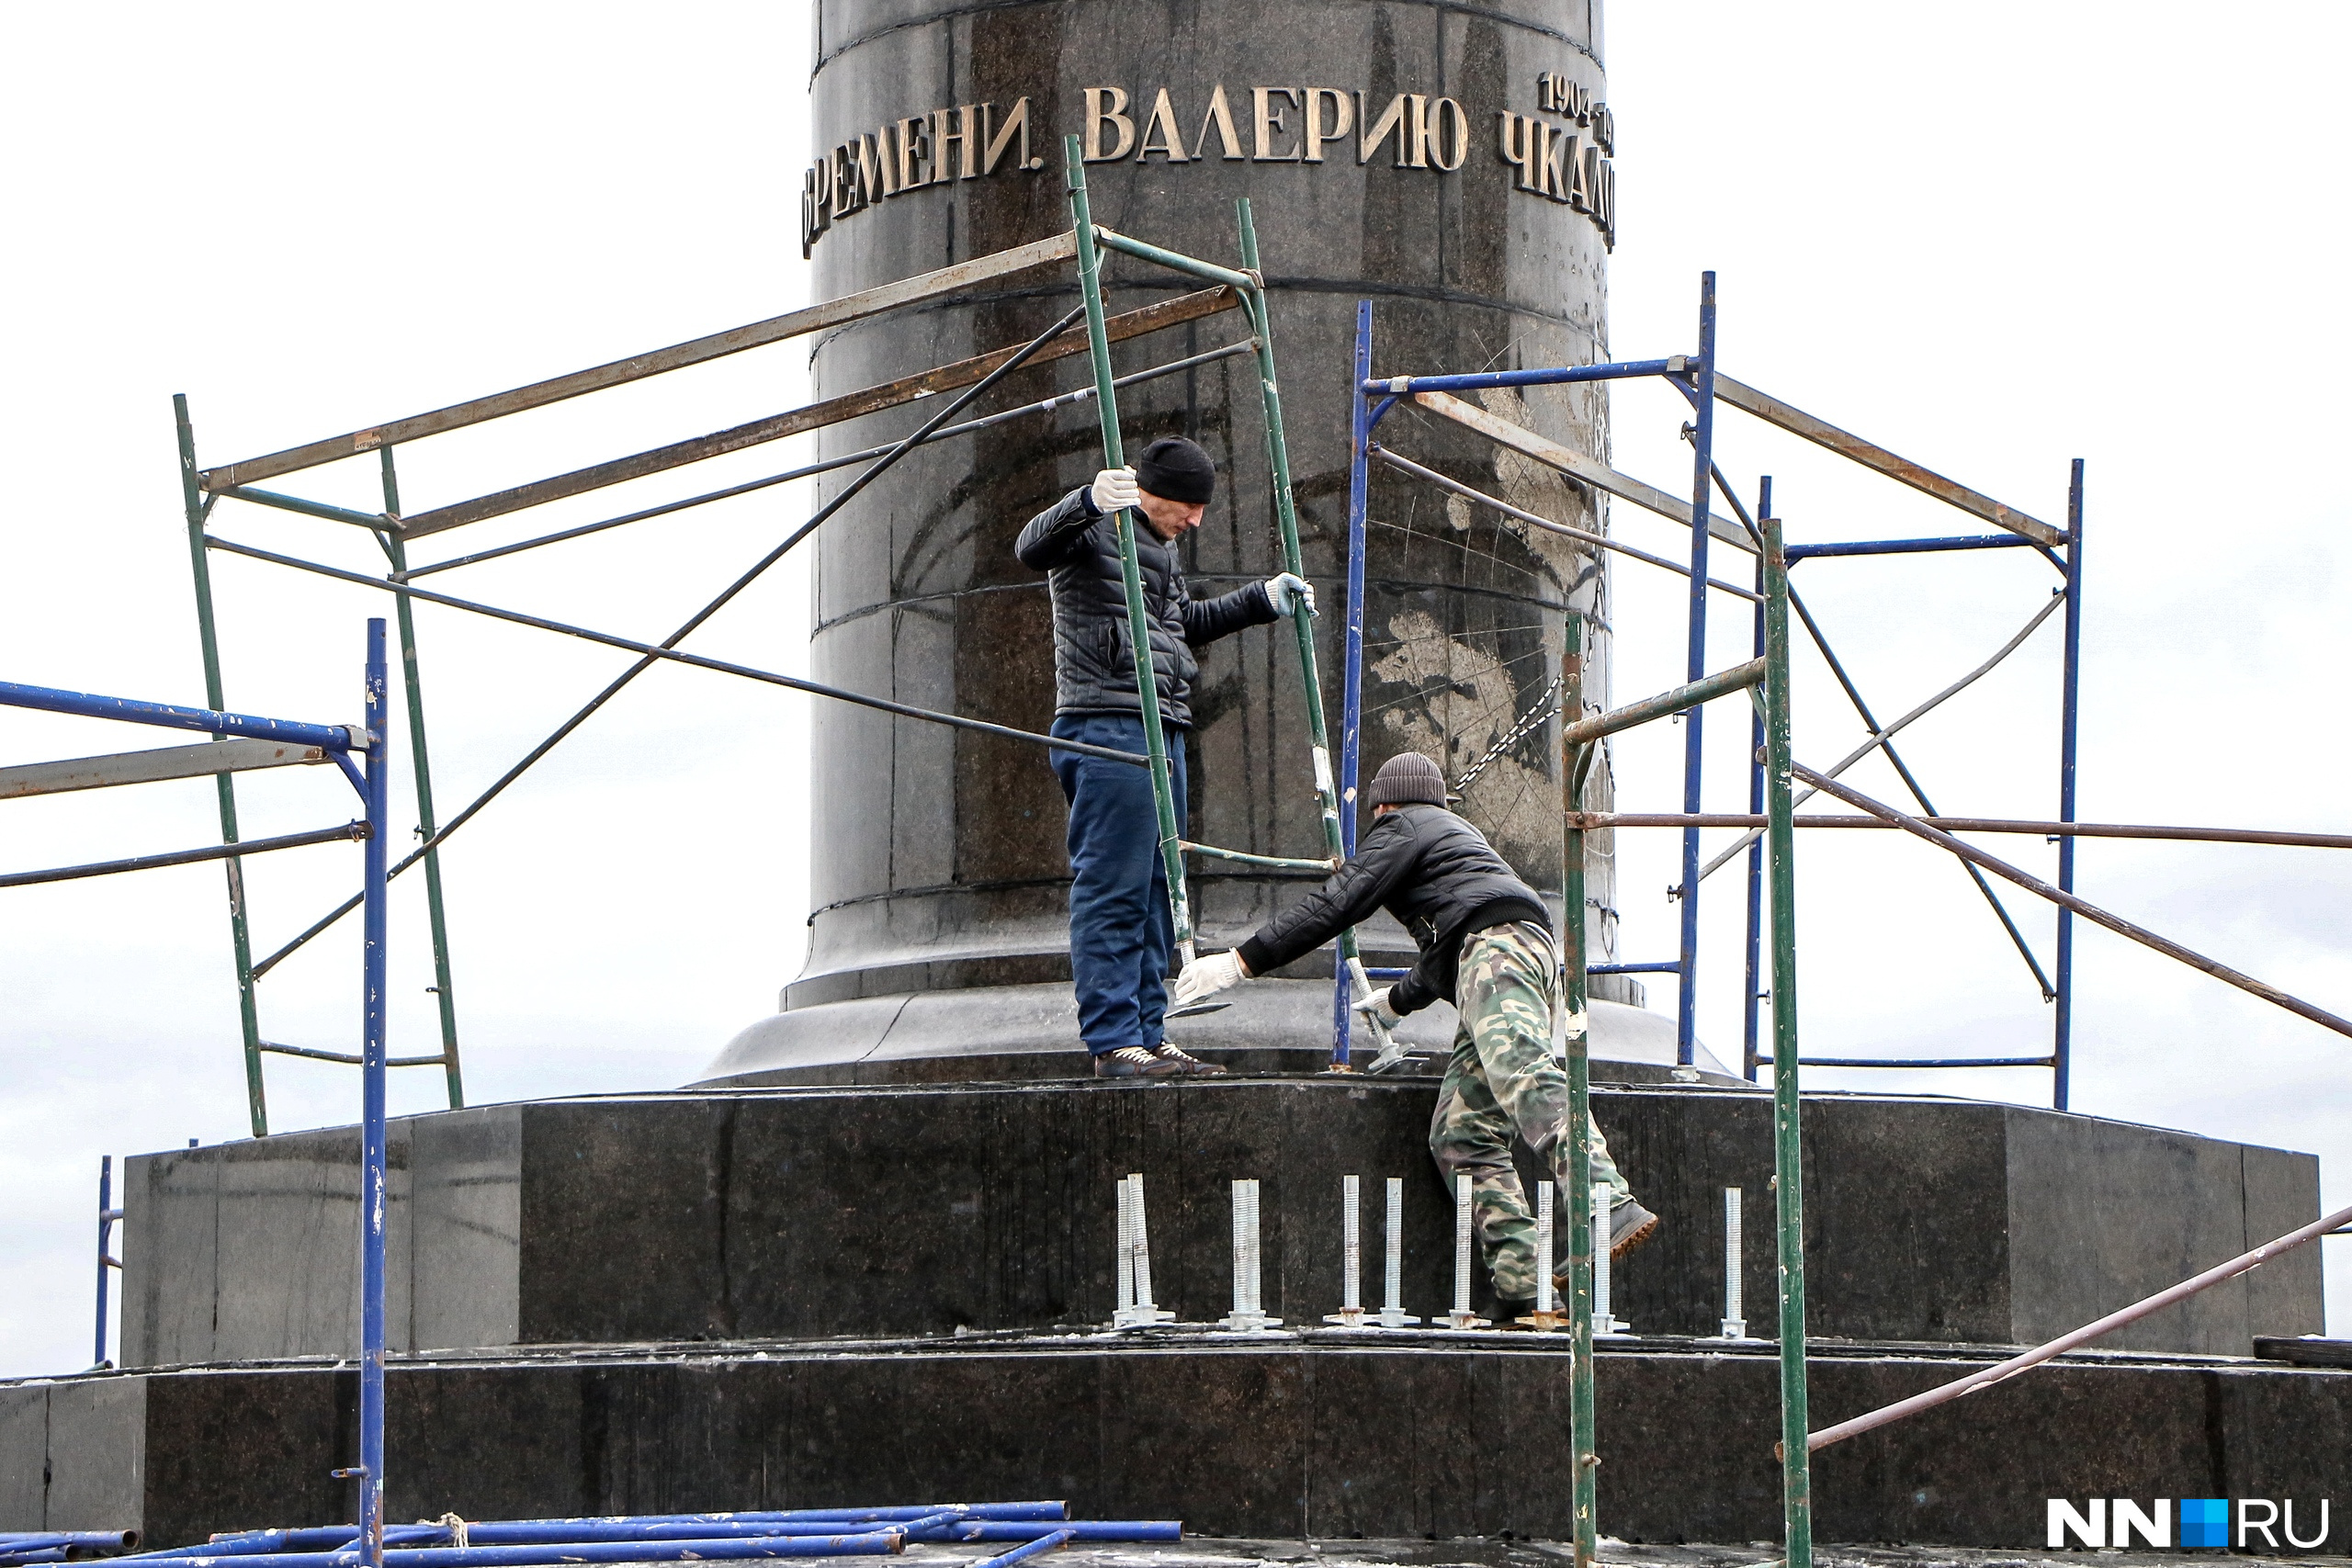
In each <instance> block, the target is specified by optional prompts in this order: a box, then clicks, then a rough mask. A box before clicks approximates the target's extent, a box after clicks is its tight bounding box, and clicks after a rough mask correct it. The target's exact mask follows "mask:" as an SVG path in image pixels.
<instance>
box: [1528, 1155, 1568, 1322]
mask: <svg viewBox="0 0 2352 1568" xmlns="http://www.w3.org/2000/svg"><path fill="white" fill-rule="evenodd" d="M1552 1189H1553V1183H1551V1182H1549V1181H1541V1182H1538V1183H1536V1186H1535V1310H1534V1311H1533V1312H1532V1313H1529V1314H1527V1315H1526V1316H1525V1317H1522V1318H1521V1319H1519V1321H1520V1322H1521V1323H1522V1324H1524V1325H1527V1326H1528V1327H1530V1328H1532V1329H1533V1330H1535V1332H1536V1333H1538V1334H1556V1333H1558V1332H1560V1331H1561V1330H1562V1329H1565V1328H1566V1327H1567V1326H1568V1318H1567V1314H1566V1313H1563V1312H1561V1311H1559V1310H1557V1303H1555V1302H1554V1300H1553V1298H1552V1247H1553V1242H1552V1237H1553V1231H1552Z"/></svg>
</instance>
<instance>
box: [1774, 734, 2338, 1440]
mask: <svg viewBox="0 0 2352 1568" xmlns="http://www.w3.org/2000/svg"><path fill="white" fill-rule="evenodd" d="M1799 771H1800V772H1802V771H1803V770H1802V769H1800V770H1799ZM2344 1224H2352V1209H2338V1210H2337V1211H2336V1212H2335V1213H2332V1214H2330V1215H2328V1216H2327V1218H2325V1219H2324V1220H2313V1221H2312V1223H2311V1224H2307V1225H2305V1226H2303V1227H2302V1229H2301V1230H2296V1231H2290V1232H2288V1233H2287V1234H2286V1235H2282V1236H2280V1237H2279V1238H2278V1240H2276V1241H2266V1242H2264V1243H2263V1244H2262V1245H2261V1246H2260V1247H2256V1248H2255V1249H2254V1250H2253V1251H2252V1252H2245V1253H2240V1254H2239V1255H2238V1256H2237V1257H2235V1258H2231V1259H2230V1260H2229V1261H2228V1262H2227V1263H2223V1264H2222V1265H2220V1266H2219V1267H2217V1268H2212V1269H2206V1270H2205V1272H2203V1273H2202V1274H2199V1275H2198V1276H2196V1277H2195V1278H2194V1279H2188V1280H2182V1281H2181V1282H2180V1283H2179V1284H2177V1285H2173V1286H2170V1287H2168V1288H2166V1289H2165V1290H2161V1291H2158V1292H2156V1293H2155V1294H2154V1295H2153V1296H2149V1297H2147V1298H2145V1299H2144V1300H2142V1301H2137V1302H2134V1303H2131V1305H2130V1306H2128V1307H2125V1308H2124V1309H2123V1310H2122V1311H2120V1312H2111V1313H2109V1314H2107V1315H2106V1316H2105V1317H2102V1318H2100V1319H2099V1320H2098V1322H2096V1323H2086V1324H2085V1325H2083V1326H2082V1327H2080V1328H2077V1329H2075V1331H2074V1332H2073V1333H2071V1334H2062V1335H2060V1336H2059V1337H2057V1338H2055V1339H2052V1341H2050V1343H2048V1344H2047V1345H2040V1346H2036V1347H2035V1348H2033V1349H2030V1350H2028V1351H2027V1352H2026V1353H2025V1354H2024V1355H2022V1356H2012V1357H2010V1358H2009V1359H2007V1360H2006V1361H2003V1362H2001V1363H2000V1364H1999V1365H1997V1366H1991V1367H1986V1368H1985V1369H1984V1370H1983V1371H1976V1372H1971V1373H1970V1374H1969V1375H1968V1376H1966V1377H1964V1378H1955V1379H1953V1380H1952V1381H1951V1382H1948V1383H1945V1384H1944V1385H1943V1386H1942V1387H1940V1388H1931V1389H1929V1390H1928V1392H1927V1393H1915V1394H1913V1395H1912V1396H1911V1397H1910V1398H1908V1399H1901V1400H1897V1401H1895V1402H1894V1404H1889V1405H1884V1406H1883V1407H1881V1408H1879V1409H1877V1410H1873V1411H1871V1413H1870V1414H1869V1415H1867V1416H1855V1417H1854V1418H1853V1419H1852V1420H1851V1421H1840V1422H1838V1424H1837V1425H1836V1426H1834V1427H1823V1428H1822V1429H1821V1430H1820V1431H1818V1432H1815V1433H1812V1434H1810V1435H1809V1436H1807V1437H1806V1438H1805V1449H1806V1451H1807V1452H1815V1451H1817V1450H1822V1449H1826V1448H1827V1447H1828V1446H1829V1445H1830V1444H1832V1443H1838V1442H1843V1441H1845V1440H1846V1439H1847V1438H1851V1437H1857V1436H1860V1434H1861V1433H1864V1432H1868V1431H1871V1430H1874V1429H1875V1428H1877V1427H1884V1426H1886V1425H1888V1424H1889V1423H1891V1422H1895V1421H1900V1420H1902V1419H1903V1418H1904V1417H1905V1416H1916V1415H1917V1414H1918V1413H1919V1412H1920V1411H1922V1410H1932V1409H1933V1408H1935V1407H1936V1406H1937V1405H1939V1404H1948V1403H1950V1402H1951V1401H1952V1400H1955V1399H1958V1398H1960V1397H1961V1396H1962V1394H1967V1393H1977V1392H1978V1391H1979V1390H1982V1389H1986V1388H1990V1387H1992V1386H1993V1385H1994V1384H1995V1383H1996V1382H2006V1381H2007V1380H2008V1379H2010V1378H2013V1377H2015V1376H2017V1375H2018V1373H2019V1372H2021V1371H2026V1370H2027V1369H2028V1368H2030V1367H2036V1366H2040V1365H2041V1363H2042V1362H2044V1361H2047V1360H2049V1359H2052V1357H2056V1356H2063V1355H2064V1354H2065V1353H2066V1352H2067V1351H2069V1350H2072V1349H2075V1348H2077V1347H2079V1346H2083V1345H2087V1344H2089V1343H2090V1342H2091V1341H2092V1340H2094V1339H2097V1338H2098V1337H2100V1336H2102V1335H2105V1334H2109V1333H2112V1332H2114V1331H2115V1330H2116V1329H2119V1328H2121V1327H2123V1326H2124V1325H2126V1324H2131V1323H2137V1322H2139V1321H2140V1320H2141V1319H2142V1318H2143V1317H2146V1316H2149V1315H2150V1314H2154V1313H2159V1312H2162V1311H2163V1310H2164V1309H2165V1308H2166V1307H2168V1306H2171V1305H2173V1304H2174V1303H2177V1302H2184V1301H2187V1300H2188V1298H2189V1297H2191V1296H2193V1295H2195V1294H2197V1293H2198V1292H2200V1291H2206V1290H2211V1288H2212V1287H2213V1286H2215V1285H2218V1284H2221V1283H2222V1281H2223V1280H2234V1279H2236V1278H2237V1277H2238V1276H2239V1275H2241V1274H2244V1273H2245V1272H2247V1271H2248V1270H2250V1269H2259V1268H2261V1267H2262V1266H2263V1265H2264V1264H2265V1263H2267V1262H2269V1261H2270V1260H2271V1259H2272V1258H2276V1257H2278V1256H2279V1255H2280V1254H2281V1253H2284V1252H2290V1251H2292V1250H2293V1249H2294V1248H2296V1247H2301V1246H2302V1245H2303V1244H2304V1243H2305V1242H2307V1241H2310V1240H2312V1238H2314V1237H2316V1236H2323V1235H2327V1234H2328V1233H2329V1232H2331V1231H2334V1230H2336V1229H2337V1228H2339V1227H2340V1226H2342V1225H2344Z"/></svg>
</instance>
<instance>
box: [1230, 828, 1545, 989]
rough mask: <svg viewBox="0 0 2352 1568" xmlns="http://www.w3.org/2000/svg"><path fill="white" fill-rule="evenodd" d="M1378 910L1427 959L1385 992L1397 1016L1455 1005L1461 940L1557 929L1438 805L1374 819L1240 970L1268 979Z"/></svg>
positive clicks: (1533, 897) (1262, 936) (1498, 860)
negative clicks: (1498, 931)
mask: <svg viewBox="0 0 2352 1568" xmlns="http://www.w3.org/2000/svg"><path fill="white" fill-rule="evenodd" d="M1381 908H1385V909H1386V910H1387V911H1388V912H1389V913H1390V914H1392V915H1394V916H1396V917H1397V919H1399V920H1401V921H1402V922H1404V926H1405V929H1406V930H1407V931H1410V932H1412V933H1413V942H1414V944H1415V945H1416V946H1418V947H1419V949H1420V950H1421V958H1420V962H1419V963H1418V964H1414V965H1413V972H1412V973H1411V974H1409V975H1408V976H1405V977H1404V978H1403V979H1402V980H1399V981H1397V984H1396V985H1395V986H1394V987H1391V988H1390V989H1389V992H1388V1005H1389V1006H1391V1007H1393V1008H1395V1009H1396V1010H1397V1011H1398V1012H1399V1013H1408V1012H1418V1011H1419V1010H1421V1009H1423V1008H1425V1007H1427V1006H1429V1005H1430V1003H1431V1002H1434V1001H1449V1002H1450V1001H1452V1000H1453V979H1454V969H1455V966H1456V965H1457V964H1460V962H1461V959H1462V942H1463V939H1464V937H1467V936H1469V935H1471V934H1472V933H1473V932H1476V931H1485V930H1487V928H1488V927H1489V926H1499V925H1504V924H1508V923H1509V922H1510V921H1513V920H1532V921H1534V922H1535V923H1536V924H1537V925H1540V926H1542V927H1543V928H1544V930H1546V931H1549V930H1551V928H1552V917H1551V914H1550V912H1549V911H1547V910H1546V909H1545V908H1544V900H1543V898H1542V897H1539V896H1538V895H1537V894H1536V891H1535V889H1533V888H1532V887H1530V886H1527V884H1526V883H1524V882H1521V880H1520V879H1519V876H1518V874H1516V873H1514V872H1513V871H1512V870H1511V868H1510V865H1509V864H1508V863H1505V862H1504V860H1503V857H1502V856H1500V855H1498V854H1497V853H1496V852H1494V850H1493V849H1492V848H1491V847H1489V846H1488V844H1487V840H1485V839H1484V838H1483V837H1481V836H1480V835H1479V832H1478V829H1476V828H1473V827H1472V826H1470V824H1469V823H1467V822H1464V820H1463V819H1462V818H1459V817H1456V816H1455V815H1454V814H1453V812H1451V811H1448V810H1446V809H1445V808H1444V807H1442V806H1406V807H1398V808H1397V810H1395V811H1392V812H1389V813H1388V814H1387V815H1386V816H1385V817H1381V818H1376V819H1374V822H1373V824H1372V827H1371V829H1369V830H1368V831H1367V832H1365V834H1364V836H1363V840H1361V841H1360V842H1359V843H1358V844H1357V845H1356V852H1355V853H1354V854H1353V855H1352V856H1351V857H1350V858H1349V859H1348V860H1347V861H1346V862H1344V863H1342V864H1341V865H1340V869H1339V870H1338V871H1337V872H1335V873H1333V874H1332V876H1331V880H1330V881H1329V882H1326V883H1325V884H1324V885H1323V886H1321V887H1320V888H1318V889H1317V890H1316V891H1315V892H1313V893H1310V894H1309V895H1307V896H1306V897H1305V898H1303V899H1301V900H1300V901H1299V902H1298V903H1296V904H1294V905H1292V906H1291V907H1290V908H1287V909H1285V910H1283V912H1282V913H1281V914H1279V915H1276V916H1275V917H1274V918H1273V919H1271V920H1269V921H1267V922H1266V924H1265V926H1264V927H1263V928H1262V929H1261V930H1260V931H1259V932H1258V934H1257V935H1256V936H1253V937H1251V938H1250V940H1249V941H1248V942H1243V943H1242V944H1241V962H1242V963H1244V964H1248V965H1249V966H1250V973H1251V974H1252V975H1267V974H1272V972H1273V971H1274V970H1276V969H1279V968H1281V967H1282V966H1283V964H1288V963H1290V962H1291V961H1292V960H1294V959H1296V958H1299V957H1302V956H1304V955H1305V954H1306V953H1311V952H1313V951H1314V950H1315V949H1316V948H1317V947H1320V946H1321V945H1322V944H1323V943H1325V942H1329V941H1330V940H1331V939H1332V938H1333V937H1335V936H1337V935H1339V934H1340V931H1344V930H1346V929H1347V928H1348V927H1350V926H1353V925H1359V924H1361V923H1363V920H1364V919H1366V918H1368V917H1369V916H1370V915H1371V914H1372V912H1373V911H1374V909H1381Z"/></svg>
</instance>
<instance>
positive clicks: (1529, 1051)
mask: <svg viewBox="0 0 2352 1568" xmlns="http://www.w3.org/2000/svg"><path fill="white" fill-rule="evenodd" d="M1558 979H1559V976H1558V970H1557V968H1556V966H1555V958H1554V955H1553V949H1552V935H1551V933H1550V932H1549V931H1545V930H1544V928H1543V927H1541V926H1537V925H1529V924H1520V925H1509V926H1495V927H1492V928H1490V929H1488V930H1487V931H1479V932H1476V933H1475V934H1474V935H1473V936H1471V938H1470V939H1469V940H1468V941H1467V942H1464V944H1463V949H1462V966H1461V973H1460V978H1459V979H1458V980H1457V981H1456V982H1455V984H1454V990H1453V995H1454V1005H1455V1006H1456V1007H1457V1008H1458V1009H1460V1010H1461V1014H1462V1024H1461V1027H1460V1028H1459V1029H1457V1030H1456V1031H1455V1032H1454V1035H1453V1059H1452V1060H1450V1061H1449V1062H1447V1063H1446V1065H1445V1083H1444V1086H1443V1087H1442V1089H1440V1090H1439V1091H1438V1097H1437V1114H1436V1115H1435V1116H1434V1117H1432V1118H1430V1154H1431V1155H1433V1156H1436V1158H1437V1168H1438V1174H1439V1175H1440V1176H1442V1177H1443V1178H1444V1179H1445V1185H1446V1189H1447V1190H1448V1191H1451V1190H1453V1182H1454V1177H1455V1176H1456V1174H1458V1173H1459V1172H1462V1171H1465V1170H1466V1171H1468V1172H1469V1173H1470V1181H1471V1198H1470V1201H1471V1204H1472V1210H1473V1213H1475V1215H1476V1225H1477V1232H1478V1242H1479V1246H1480V1247H1481V1249H1482V1250H1483V1252H1484V1253H1485V1256H1486V1260H1487V1272H1488V1273H1490V1274H1491V1275H1492V1276H1493V1277H1494V1282H1495V1293H1496V1294H1497V1295H1498V1296H1501V1297H1504V1298H1506V1299H1508V1300H1510V1301H1527V1300H1530V1299H1532V1297H1533V1296H1534V1294H1535V1216H1534V1214H1533V1213H1532V1211H1530V1210H1529V1208H1528V1206H1527V1195H1526V1193H1525V1192H1523V1191H1522V1190H1521V1189H1520V1185H1519V1173H1518V1172H1517V1171H1515V1170H1513V1169H1512V1168H1511V1163H1510V1140H1511V1134H1513V1133H1514V1132H1515V1133H1517V1134H1519V1135H1520V1136H1521V1137H1522V1138H1524V1139H1526V1140H1527V1145H1528V1147H1530V1148H1531V1149H1533V1150H1534V1151H1535V1156H1536V1157H1537V1158H1538V1159H1541V1160H1544V1161H1546V1162H1547V1163H1549V1164H1550V1165H1551V1167H1552V1168H1553V1170H1554V1172H1555V1174H1556V1175H1557V1176H1558V1178H1559V1179H1561V1180H1563V1181H1565V1180H1566V1179H1567V1178H1568V1159H1569V1156H1570V1154H1571V1152H1572V1151H1571V1150H1570V1148H1569V1145H1568V1143H1567V1140H1566V1138H1564V1137H1563V1136H1561V1134H1562V1132H1563V1131H1564V1130H1565V1128H1566V1124H1567V1120H1568V1075H1567V1072H1566V1069H1565V1068H1564V1067H1562V1066H1561V1065H1560V1064H1559V1062H1557V1061H1556V1060H1555V1059H1554V1058H1553V1055H1552V1011H1553V1006H1554V1003H1555V999H1556V998H1557V997H1558V995H1559V984H1558ZM1591 1137H1592V1142H1591V1153H1592V1183H1593V1187H1594V1189H1595V1190H1599V1189H1600V1188H1603V1187H1606V1188H1607V1189H1609V1190H1610V1192H1611V1195H1612V1200H1611V1201H1615V1200H1617V1199H1623V1198H1629V1197H1631V1196H1632V1195H1633V1193H1632V1190H1630V1189H1629V1188H1627V1187H1626V1185H1625V1179H1624V1177H1623V1176H1622V1175H1620V1174H1619V1173H1618V1170H1617V1162H1616V1161H1615V1160H1613V1159H1611V1158H1610V1157H1609V1145H1608V1144H1607V1143H1606V1142H1604V1141H1603V1140H1602V1138H1601V1136H1600V1128H1599V1127H1597V1126H1595V1127H1592V1128H1591ZM1553 1219H1554V1223H1555V1225H1556V1226H1557V1229H1555V1231H1554V1233H1553V1236H1554V1240H1553V1244H1552V1246H1553V1258H1554V1259H1555V1268H1556V1267H1557V1266H1558V1261H1559V1260H1560V1259H1564V1258H1566V1256H1567V1246H1566V1235H1567V1216H1566V1214H1565V1213H1560V1212H1559V1211H1558V1210H1557V1209H1556V1208H1555V1211H1554V1214H1553Z"/></svg>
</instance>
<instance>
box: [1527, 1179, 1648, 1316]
mask: <svg viewBox="0 0 2352 1568" xmlns="http://www.w3.org/2000/svg"><path fill="white" fill-rule="evenodd" d="M1658 1224H1659V1221H1658V1217H1657V1215H1656V1214H1653V1213H1650V1212H1649V1211H1648V1210H1647V1209H1645V1208H1643V1207H1642V1206H1641V1205H1640V1204H1639V1203H1637V1202H1635V1201H1634V1200H1633V1199H1631V1198H1620V1199H1618V1200H1617V1201H1615V1202H1614V1203H1611V1205H1610V1206H1609V1265H1610V1267H1611V1268H1612V1269H1613V1268H1615V1267H1616V1266H1617V1265H1618V1264H1619V1263H1621V1262H1623V1260H1624V1258H1625V1255H1626V1254H1627V1253H1629V1252H1632V1251H1634V1249H1635V1248H1636V1247H1642V1246H1644V1245H1645V1244H1646V1243H1647V1242H1648V1241H1649V1240H1650V1239H1651V1238H1652V1237H1654V1236H1656V1235H1657V1227H1658ZM1553 1235H1554V1236H1555V1245H1558V1246H1561V1247H1563V1248H1565V1247H1566V1235H1567V1233H1566V1230H1565V1229H1562V1230H1559V1231H1555V1232H1554V1233H1553ZM1552 1283H1553V1285H1554V1286H1555V1288H1556V1289H1557V1290H1558V1291H1559V1292H1560V1298H1561V1299H1562V1300H1563V1301H1565V1300H1566V1299H1567V1294H1568V1265H1567V1263H1566V1260H1565V1259H1563V1260H1562V1261H1561V1262H1560V1263H1559V1264H1557V1265H1556V1266H1555V1269H1554V1272H1553V1275H1552Z"/></svg>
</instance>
